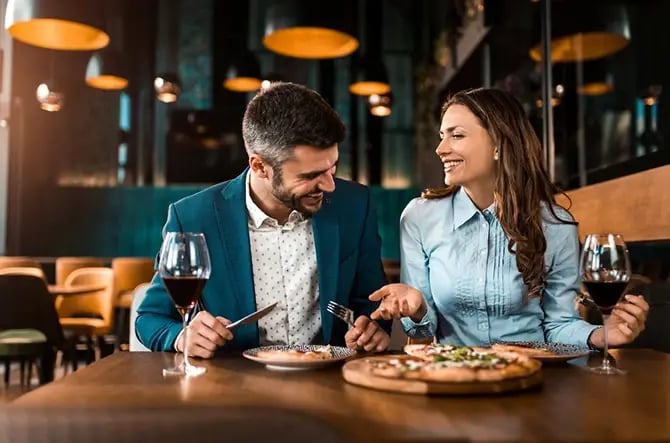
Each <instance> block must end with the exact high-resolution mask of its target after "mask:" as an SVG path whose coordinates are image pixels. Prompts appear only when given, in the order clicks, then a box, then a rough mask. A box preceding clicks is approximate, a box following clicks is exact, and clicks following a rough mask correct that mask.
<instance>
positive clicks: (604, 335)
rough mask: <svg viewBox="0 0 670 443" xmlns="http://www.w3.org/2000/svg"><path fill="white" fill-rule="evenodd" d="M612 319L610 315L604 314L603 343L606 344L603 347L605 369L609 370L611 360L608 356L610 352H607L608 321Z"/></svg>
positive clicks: (603, 365)
mask: <svg viewBox="0 0 670 443" xmlns="http://www.w3.org/2000/svg"><path fill="white" fill-rule="evenodd" d="M608 318H610V316H609V314H607V315H606V314H603V342H604V345H605V346H604V347H603V364H602V367H603V368H609V366H610V360H609V358H608V357H609V356H608V350H607V319H608Z"/></svg>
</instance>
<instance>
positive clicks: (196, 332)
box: [175, 311, 233, 358]
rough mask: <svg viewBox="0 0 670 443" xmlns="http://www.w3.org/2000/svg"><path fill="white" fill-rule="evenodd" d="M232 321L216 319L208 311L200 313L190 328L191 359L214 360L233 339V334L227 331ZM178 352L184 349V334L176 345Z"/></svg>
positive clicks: (189, 348)
mask: <svg viewBox="0 0 670 443" xmlns="http://www.w3.org/2000/svg"><path fill="white" fill-rule="evenodd" d="M230 323H231V321H230V320H228V319H227V318H224V317H214V316H213V315H212V314H210V313H209V312H206V311H200V312H198V314H197V315H196V316H195V318H194V319H193V320H191V323H190V324H189V326H188V355H189V357H201V358H212V357H213V356H214V352H215V351H216V350H217V349H218V348H220V347H221V346H224V345H225V344H226V342H227V341H230V340H232V339H233V333H232V332H231V331H229V330H228V329H226V325H228V324H230ZM175 348H176V350H177V352H182V351H183V349H184V334H181V335H180V336H179V339H178V340H177V343H176V344H175Z"/></svg>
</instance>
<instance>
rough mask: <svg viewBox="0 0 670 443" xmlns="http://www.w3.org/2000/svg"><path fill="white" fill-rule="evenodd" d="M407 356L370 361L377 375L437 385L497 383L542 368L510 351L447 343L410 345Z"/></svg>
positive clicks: (530, 373) (530, 359)
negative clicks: (447, 383) (448, 383)
mask: <svg viewBox="0 0 670 443" xmlns="http://www.w3.org/2000/svg"><path fill="white" fill-rule="evenodd" d="M404 350H405V353H406V354H407V355H404V356H397V357H395V356H394V357H391V358H387V359H370V360H369V371H370V372H371V373H372V374H373V375H376V376H380V377H388V378H400V379H410V380H423V381H435V382H451V383H464V382H495V381H501V380H506V379H512V378H521V377H527V376H530V375H532V374H534V373H536V372H537V371H539V370H540V368H541V366H542V365H541V363H540V362H538V361H536V360H533V359H532V358H530V357H528V356H526V355H523V354H519V353H515V352H509V351H495V350H493V349H489V348H472V347H467V346H454V345H444V344H428V345H407V346H405V348H404Z"/></svg>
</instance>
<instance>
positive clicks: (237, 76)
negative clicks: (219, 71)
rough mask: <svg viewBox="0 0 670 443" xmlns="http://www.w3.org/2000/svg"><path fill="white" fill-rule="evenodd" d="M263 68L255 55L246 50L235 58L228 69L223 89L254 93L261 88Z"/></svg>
mask: <svg viewBox="0 0 670 443" xmlns="http://www.w3.org/2000/svg"><path fill="white" fill-rule="evenodd" d="M261 78H262V77H261V67H260V64H259V63H258V60H256V57H254V55H253V54H252V53H251V52H249V51H247V50H245V51H242V52H240V53H239V54H237V55H236V56H234V57H233V58H232V59H231V61H230V64H229V65H228V67H227V68H226V76H225V80H224V81H223V87H224V88H226V89H228V90H230V91H234V92H252V91H257V90H259V89H260V88H261V82H262V79H261Z"/></svg>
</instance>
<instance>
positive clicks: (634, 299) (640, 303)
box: [624, 294, 649, 312]
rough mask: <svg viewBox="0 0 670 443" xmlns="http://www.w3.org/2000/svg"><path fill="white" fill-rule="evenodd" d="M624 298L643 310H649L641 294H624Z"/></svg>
mask: <svg viewBox="0 0 670 443" xmlns="http://www.w3.org/2000/svg"><path fill="white" fill-rule="evenodd" d="M624 300H626V301H627V302H628V303H631V304H633V305H635V306H637V307H639V308H640V309H642V310H643V311H644V312H649V303H647V300H645V298H644V297H643V296H641V295H633V294H626V295H624Z"/></svg>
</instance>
